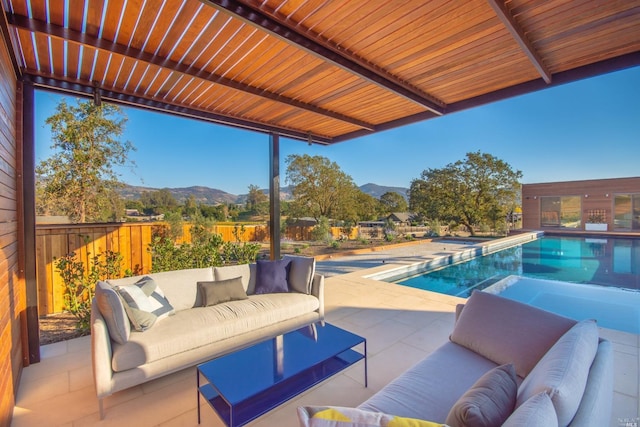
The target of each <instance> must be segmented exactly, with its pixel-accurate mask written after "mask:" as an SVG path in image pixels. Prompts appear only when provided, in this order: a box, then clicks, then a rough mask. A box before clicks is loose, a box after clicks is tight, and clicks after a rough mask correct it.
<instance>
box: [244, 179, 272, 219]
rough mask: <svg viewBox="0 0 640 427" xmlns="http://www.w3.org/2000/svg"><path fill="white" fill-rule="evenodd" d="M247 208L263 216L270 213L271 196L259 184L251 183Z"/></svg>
mask: <svg viewBox="0 0 640 427" xmlns="http://www.w3.org/2000/svg"><path fill="white" fill-rule="evenodd" d="M247 210H249V211H250V212H253V213H254V214H257V215H260V216H261V217H264V216H265V215H266V214H267V213H269V197H267V195H266V194H264V191H262V190H261V189H260V187H258V186H257V185H253V184H252V185H249V194H248V195H247Z"/></svg>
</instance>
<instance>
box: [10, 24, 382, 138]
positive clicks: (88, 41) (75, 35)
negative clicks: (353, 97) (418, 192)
mask: <svg viewBox="0 0 640 427" xmlns="http://www.w3.org/2000/svg"><path fill="white" fill-rule="evenodd" d="M7 20H8V22H9V24H10V25H13V26H14V27H16V28H18V29H22V30H26V31H30V32H34V33H39V34H42V35H45V36H49V37H52V38H57V39H60V40H67V41H69V42H73V43H77V44H80V45H84V46H87V47H92V48H95V49H98V50H102V51H105V52H110V53H115V54H118V55H122V56H126V57H129V58H131V59H133V60H136V61H143V62H145V63H147V64H151V65H155V66H158V67H163V68H167V69H170V70H173V71H176V72H179V73H182V74H185V75H188V76H190V77H194V78H198V79H203V80H207V81H209V82H212V83H215V84H219V85H222V86H226V87H229V88H232V89H235V90H239V91H242V92H245V93H249V94H252V95H255V96H259V97H262V98H266V99H269V100H272V101H276V102H279V103H282V104H286V105H290V106H292V107H295V108H299V109H302V110H305V111H310V112H312V113H315V114H320V115H322V116H326V117H330V118H332V119H336V120H340V121H343V122H345V123H349V124H351V125H354V126H358V127H360V128H362V129H366V130H369V131H374V130H375V126H374V125H372V124H371V123H366V122H364V121H362V120H357V119H355V118H353V117H348V116H345V115H344V114H340V113H337V112H335V111H330V110H327V109H324V108H320V107H317V106H314V105H311V104H308V103H304V102H300V101H297V100H295V99H291V98H288V97H285V96H282V95H278V94H276V93H273V92H269V91H265V90H263V89H260V88H256V87H253V86H249V85H246V84H243V83H239V82H236V81H233V80H231V79H228V78H225V77H221V76H217V75H215V74H212V73H209V72H207V71H202V70H199V69H197V68H195V67H191V66H187V65H184V64H179V63H177V62H174V61H171V60H168V59H166V58H164V57H161V56H157V55H153V54H150V53H147V52H144V51H141V50H139V49H135V48H131V47H127V46H124V45H121V44H118V43H114V42H110V41H108V40H104V39H99V38H97V37H93V36H90V35H88V34H85V33H81V32H78V31H74V30H70V29H68V28H64V27H60V26H58V25H54V24H48V23H46V22H42V21H37V20H35V19H29V18H27V17H24V16H18V15H13V14H8V15H7ZM133 96H135V95H133Z"/></svg>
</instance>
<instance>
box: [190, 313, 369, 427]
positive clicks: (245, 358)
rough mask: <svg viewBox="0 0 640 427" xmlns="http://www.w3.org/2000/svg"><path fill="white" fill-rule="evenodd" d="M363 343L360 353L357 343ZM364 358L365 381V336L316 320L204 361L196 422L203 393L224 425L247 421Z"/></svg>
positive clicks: (201, 365) (235, 426) (199, 375)
mask: <svg viewBox="0 0 640 427" xmlns="http://www.w3.org/2000/svg"><path fill="white" fill-rule="evenodd" d="M359 344H364V351H363V352H362V353H360V352H358V351H356V350H354V349H353V347H355V346H357V345H359ZM362 359H364V381H365V387H366V386H367V340H366V339H365V338H363V337H360V336H358V335H355V334H352V333H351V332H348V331H345V330H344V329H340V328H338V327H336V326H333V325H330V324H328V323H325V324H324V325H322V324H320V323H317V324H312V325H309V326H307V327H305V328H302V329H298V330H295V331H293V332H289V333H287V334H284V335H280V336H278V337H276V338H272V339H268V340H266V341H263V342H260V343H258V344H255V345H253V346H251V347H247V348H245V349H242V350H239V351H236V352H234V353H230V354H228V355H226V356H222V357H219V358H217V359H213V360H211V361H209V362H205V363H202V364H200V365H198V367H197V368H198V369H197V372H196V375H197V386H198V424H199V423H200V396H202V397H204V399H205V400H206V401H207V402H209V405H211V407H212V408H213V409H214V410H215V411H216V412H217V413H218V415H219V416H220V418H222V420H223V421H224V422H225V423H226V425H228V426H229V427H237V426H243V425H245V424H247V423H248V422H250V421H252V420H254V419H256V418H258V417H259V416H261V415H263V414H265V413H266V412H268V411H270V410H271V409H273V408H275V407H277V406H279V405H281V404H282V403H284V402H286V401H287V400H289V399H291V398H293V397H295V396H297V395H298V394H300V393H302V392H303V391H305V390H307V389H309V388H311V387H313V386H314V385H316V384H318V383H320V382H322V381H324V380H325V379H327V378H329V377H331V376H333V375H335V374H337V373H338V372H340V371H342V370H344V369H346V368H348V367H349V366H351V365H353V364H354V363H356V362H358V361H360V360H362ZM201 379H204V380H205V381H204V383H203V384H201Z"/></svg>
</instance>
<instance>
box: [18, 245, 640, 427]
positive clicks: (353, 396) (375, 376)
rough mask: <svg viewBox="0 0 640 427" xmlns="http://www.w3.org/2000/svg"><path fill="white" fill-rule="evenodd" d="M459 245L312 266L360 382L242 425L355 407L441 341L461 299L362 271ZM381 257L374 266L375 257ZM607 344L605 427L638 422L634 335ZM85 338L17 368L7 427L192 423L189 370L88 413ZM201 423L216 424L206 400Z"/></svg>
mask: <svg viewBox="0 0 640 427" xmlns="http://www.w3.org/2000/svg"><path fill="white" fill-rule="evenodd" d="M468 247H469V245H466V244H455V245H454V244H453V243H451V244H450V243H444V245H443V243H442V242H439V243H434V242H432V243H425V244H418V245H413V246H407V247H402V248H393V249H389V250H388V251H387V250H384V251H380V252H374V253H368V254H361V255H353V256H348V257H341V258H337V257H335V258H332V259H330V260H324V261H319V262H318V271H319V272H323V273H326V274H327V276H328V277H327V279H326V282H325V310H326V320H327V322H329V323H332V324H334V325H336V326H339V327H341V328H344V329H347V330H349V331H352V332H354V333H356V334H358V335H361V336H363V337H365V338H366V339H367V349H368V374H369V386H368V387H367V388H365V387H364V384H363V375H364V367H363V364H362V363H357V364H356V365H354V366H352V367H350V368H349V369H347V370H346V371H343V372H342V373H340V374H338V375H336V376H334V377H332V378H330V379H329V380H327V381H325V382H322V383H321V384H318V385H317V386H315V387H313V388H312V389H310V390H308V391H307V392H305V393H302V394H300V395H299V396H296V397H295V398H294V399H292V400H291V401H289V402H287V403H285V404H284V405H282V406H280V407H278V408H277V409H275V410H273V411H271V412H269V413H268V414H266V415H264V416H262V417H260V418H259V419H258V420H256V421H254V422H252V423H250V424H249V425H250V426H252V427H273V426H278V427H298V426H299V423H298V418H297V416H296V408H297V406H301V405H336V406H356V405H358V404H359V403H361V402H363V401H364V400H366V399H367V398H369V397H370V396H371V395H373V394H374V393H375V392H376V391H378V390H380V389H381V388H382V387H383V386H384V385H386V384H387V383H388V382H389V381H391V380H392V379H393V378H395V377H397V376H398V375H400V374H401V373H402V372H403V371H404V370H406V369H408V368H409V367H411V366H412V365H414V364H415V363H417V362H418V361H420V360H422V359H423V358H424V357H426V356H427V355H429V354H430V353H431V352H433V350H435V349H436V348H437V347H439V346H440V345H442V344H443V343H445V342H446V341H447V340H448V337H449V334H450V333H451V330H452V329H453V324H454V311H455V306H456V304H457V303H458V302H463V301H464V300H463V299H462V298H457V297H452V296H448V295H442V294H436V293H434V292H428V291H423V290H419V289H414V288H409V287H406V286H398V285H395V284H393V283H386V282H382V281H377V280H372V279H369V278H366V277H364V276H367V275H370V274H371V273H374V272H377V271H384V270H385V269H388V268H397V267H398V266H402V265H407V264H411V263H415V262H423V261H425V260H426V259H429V258H431V257H437V256H442V255H444V254H447V255H448V254H451V253H456V252H458V251H464V250H466V249H468ZM382 261H384V263H383V262H382ZM600 333H601V335H602V336H603V337H605V338H607V339H609V340H610V341H611V342H612V344H613V348H614V352H615V353H614V358H615V360H614V364H615V372H614V391H615V394H614V397H613V411H612V416H611V422H610V426H611V427H620V426H621V425H632V424H623V422H626V421H628V422H629V423H632V422H636V423H637V422H638V416H639V411H640V408H639V399H638V396H639V390H638V375H639V372H640V353H639V350H638V349H639V346H640V336H639V335H634V334H629V333H624V332H619V331H614V330H610V329H601V330H600ZM90 347H91V346H90V339H89V337H83V338H77V339H73V340H69V341H63V342H59V343H55V344H50V345H46V346H43V347H42V350H41V356H42V361H41V362H40V363H37V364H33V365H31V366H29V367H26V368H25V369H24V371H23V374H22V377H21V379H20V386H19V390H18V395H17V399H16V400H17V401H16V404H15V408H14V413H13V421H12V423H11V425H12V426H14V427H21V426H33V425H46V426H65V427H67V426H69V427H71V426H73V427H79V426H94V425H97V426H118V427H120V426H133V427H146V426H164V427H167V426H172V427H173V426H176V427H177V426H194V427H195V426H198V423H197V412H196V411H197V409H196V407H197V403H196V402H197V401H196V391H195V387H196V381H195V368H194V367H192V368H188V369H185V370H183V371H180V372H177V373H174V374H172V375H168V376H166V377H163V378H159V379H157V380H154V381H150V382H148V383H145V384H143V385H139V386H136V387H132V388H130V389H128V390H124V391H121V392H118V393H115V394H114V395H113V396H110V397H108V398H107V399H106V401H105V407H106V411H107V412H106V418H105V419H104V420H102V421H100V420H99V417H98V401H97V399H96V397H95V389H94V385H93V378H92V375H91V349H90ZM202 409H203V410H202V415H203V420H202V425H208V426H215V427H222V426H223V424H222V422H221V421H220V419H219V418H218V417H217V416H216V415H215V414H214V413H213V411H212V410H211V408H209V407H207V406H206V405H205V406H203V408H202Z"/></svg>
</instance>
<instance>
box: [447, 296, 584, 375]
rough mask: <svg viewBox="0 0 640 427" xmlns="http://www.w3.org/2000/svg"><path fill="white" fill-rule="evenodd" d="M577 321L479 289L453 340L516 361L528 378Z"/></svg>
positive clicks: (501, 359) (494, 358)
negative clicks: (506, 326)
mask: <svg viewBox="0 0 640 427" xmlns="http://www.w3.org/2000/svg"><path fill="white" fill-rule="evenodd" d="M507 324H508V325H509V327H508V328H505V325H507ZM575 324H576V322H575V321H574V320H571V319H568V318H565V317H562V316H558V315H556V314H553V313H550V312H548V311H544V310H540V309H538V308H535V307H532V306H530V305H527V304H522V303H520V302H517V301H513V300H510V299H507V298H503V297H499V296H497V295H492V294H489V293H487V292H479V291H475V292H473V293H472V294H471V297H470V298H469V299H468V301H467V303H466V304H465V306H464V309H463V310H462V312H461V313H460V317H459V318H458V321H457V322H456V325H455V327H454V329H453V333H452V334H451V341H453V342H455V343H456V344H459V345H462V346H464V347H466V348H468V349H469V350H472V351H474V352H476V353H478V354H481V355H482V356H484V357H486V358H487V359H490V360H492V361H494V362H495V363H496V364H498V365H504V364H507V363H513V366H514V367H515V369H516V373H517V374H518V375H519V376H520V377H521V378H525V377H526V376H527V375H529V372H531V370H532V369H533V367H534V366H535V365H536V363H537V362H538V361H539V360H540V359H541V358H542V356H543V355H544V354H545V353H546V352H547V351H548V350H549V349H550V348H551V346H552V345H553V344H554V343H555V342H556V341H557V340H558V339H559V338H560V337H561V336H562V334H564V333H565V332H567V331H568V330H569V329H570V328H571V327H572V326H573V325H575Z"/></svg>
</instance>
